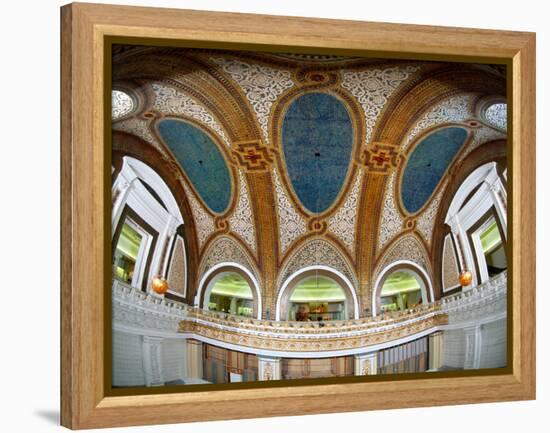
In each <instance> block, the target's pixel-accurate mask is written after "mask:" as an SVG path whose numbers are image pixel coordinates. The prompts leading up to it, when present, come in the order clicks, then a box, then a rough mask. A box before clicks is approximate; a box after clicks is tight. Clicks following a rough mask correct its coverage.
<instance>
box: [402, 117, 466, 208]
mask: <svg viewBox="0 0 550 433" xmlns="http://www.w3.org/2000/svg"><path fill="white" fill-rule="evenodd" d="M467 137H468V132H467V131H466V130H465V129H463V128H459V127H449V128H444V129H440V130H438V131H436V132H434V133H432V134H430V135H428V136H427V137H426V138H424V139H423V140H422V141H420V143H418V145H417V146H416V147H415V148H414V150H413V151H412V153H411V155H410V156H409V159H408V161H407V165H406V166H405V171H404V172H403V177H402V179H401V201H402V202H403V205H404V207H405V209H406V210H407V212H409V213H415V212H418V211H419V210H420V209H421V208H422V207H423V206H424V205H425V204H426V202H427V201H428V199H429V198H430V196H431V195H432V193H433V192H434V190H435V189H436V188H437V185H438V184H439V182H440V181H441V178H442V177H443V175H444V174H445V172H446V171H447V168H448V167H449V164H450V163H451V161H452V160H453V159H454V157H455V156H456V154H457V153H458V151H459V150H460V148H461V147H462V145H463V144H464V142H465V140H466V138H467Z"/></svg>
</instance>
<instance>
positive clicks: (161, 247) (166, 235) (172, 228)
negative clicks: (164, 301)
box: [148, 214, 178, 297]
mask: <svg viewBox="0 0 550 433" xmlns="http://www.w3.org/2000/svg"><path fill="white" fill-rule="evenodd" d="M177 224H178V222H177V220H176V218H175V217H174V216H173V215H171V214H168V218H167V221H166V225H165V226H164V230H163V231H162V232H161V233H160V234H159V237H158V239H157V245H156V247H155V253H154V255H153V259H152V260H151V268H150V270H149V276H148V281H152V279H153V277H155V276H157V275H162V274H163V272H164V268H165V266H166V261H167V260H168V254H166V257H163V253H164V251H165V250H166V251H168V247H169V242H170V239H172V238H173V237H174V235H175V234H176V229H177ZM163 259H164V262H162V260H163ZM148 287H149V285H148ZM150 291H151V293H153V294H154V295H156V296H161V297H164V295H158V294H156V293H155V292H154V291H152V290H150Z"/></svg>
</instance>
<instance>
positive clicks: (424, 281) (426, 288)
mask: <svg viewBox="0 0 550 433" xmlns="http://www.w3.org/2000/svg"><path fill="white" fill-rule="evenodd" d="M397 271H405V272H407V273H411V274H413V276H415V277H418V278H419V280H418V279H417V281H418V282H419V283H420V291H421V293H422V302H424V303H428V302H433V301H434V292H433V286H432V282H431V280H430V277H429V275H428V273H427V272H426V271H425V270H424V269H423V268H422V267H420V266H419V265H418V264H416V263H415V262H413V261H411V260H398V261H396V262H392V263H390V264H389V265H387V266H386V267H385V268H384V269H383V270H382V272H380V274H378V277H377V278H376V281H375V283H374V289H373V293H372V315H373V316H376V315H378V313H379V310H380V294H381V292H382V286H383V285H384V283H385V281H386V279H387V278H388V277H389V276H390V275H391V274H393V273H394V272H397Z"/></svg>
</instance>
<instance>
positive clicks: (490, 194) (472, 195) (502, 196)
mask: <svg viewBox="0 0 550 433" xmlns="http://www.w3.org/2000/svg"><path fill="white" fill-rule="evenodd" d="M506 203H507V193H506V186H505V183H504V181H503V178H502V177H501V176H500V175H499V174H498V170H497V163H496V162H489V163H486V164H483V165H481V166H479V167H478V168H476V169H475V170H474V171H472V173H470V174H469V175H468V177H467V178H466V179H465V180H464V181H463V182H462V184H461V185H460V187H459V188H458V190H457V191H456V193H455V194H454V196H453V199H452V200H451V203H450V205H449V209H448V211H447V214H446V217H445V223H446V224H447V225H448V226H449V228H450V231H451V232H452V235H453V236H454V238H455V239H456V240H457V242H456V243H457V247H458V249H459V251H460V254H458V259H459V261H460V268H461V269H463V270H469V271H471V272H472V274H473V278H472V285H473V286H476V285H479V284H481V283H483V282H485V281H487V280H488V279H489V278H491V277H493V276H495V275H497V274H499V273H501V272H503V271H504V270H506V268H507V257H506V230H507V212H506V207H507V204H506Z"/></svg>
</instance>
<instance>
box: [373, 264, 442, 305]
mask: <svg viewBox="0 0 550 433" xmlns="http://www.w3.org/2000/svg"><path fill="white" fill-rule="evenodd" d="M432 300H433V288H432V284H431V282H430V280H429V277H428V275H427V273H426V272H425V271H424V270H423V269H422V268H420V267H419V266H418V265H416V264H415V263H414V262H409V261H405V260H404V261H400V262H397V263H392V264H391V265H389V266H388V267H386V269H385V270H383V271H382V272H381V274H380V276H379V277H378V279H377V281H376V284H375V286H374V292H373V297H372V311H373V316H376V315H378V314H381V313H384V312H388V311H404V310H408V309H411V308H415V307H417V306H419V305H421V304H427V303H429V302H431V301H432Z"/></svg>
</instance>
